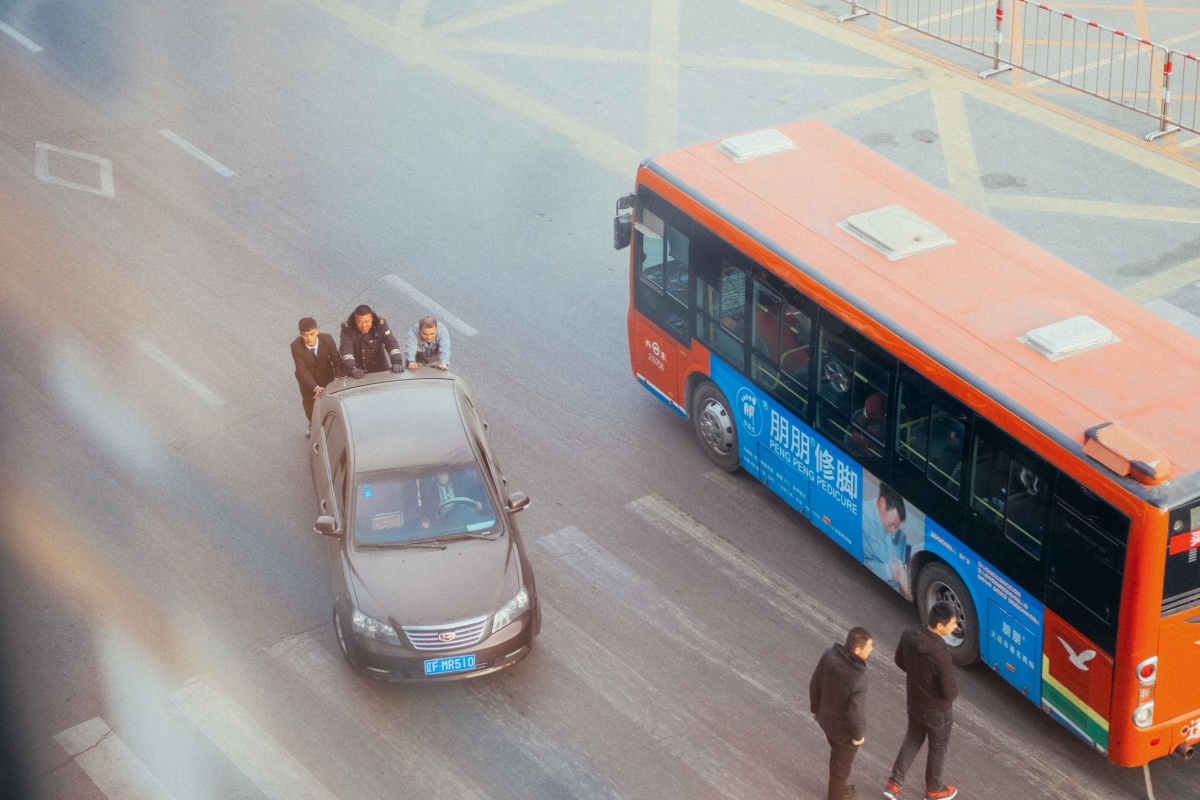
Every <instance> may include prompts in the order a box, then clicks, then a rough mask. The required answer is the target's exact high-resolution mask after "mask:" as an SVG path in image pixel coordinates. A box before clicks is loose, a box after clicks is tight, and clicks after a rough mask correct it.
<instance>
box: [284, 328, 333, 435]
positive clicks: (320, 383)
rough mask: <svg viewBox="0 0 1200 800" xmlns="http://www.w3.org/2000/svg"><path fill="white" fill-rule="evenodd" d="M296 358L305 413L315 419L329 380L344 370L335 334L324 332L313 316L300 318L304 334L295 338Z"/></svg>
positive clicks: (293, 357) (293, 346)
mask: <svg viewBox="0 0 1200 800" xmlns="http://www.w3.org/2000/svg"><path fill="white" fill-rule="evenodd" d="M292 362H293V363H294V364H295V365H296V383H297V385H299V387H300V401H301V402H302V403H304V416H305V417H307V418H308V420H309V422H310V423H311V422H312V412H313V404H314V403H315V402H316V401H317V398H318V397H320V396H321V392H323V391H325V387H326V386H327V385H328V384H329V382H330V381H332V380H333V379H334V378H337V377H340V376H341V374H342V359H341V356H339V355H338V348H337V345H336V344H335V343H334V341H333V337H332V336H330V335H329V334H328V333H321V332H320V331H319V330H318V329H317V321H316V320H315V319H313V318H312V317H304V318H303V319H301V320H300V335H299V336H297V337H296V338H295V339H293V340H292ZM311 431H312V429H311V428H310V429H309V432H310V433H311Z"/></svg>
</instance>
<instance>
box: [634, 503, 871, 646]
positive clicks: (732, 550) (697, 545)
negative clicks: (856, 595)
mask: <svg viewBox="0 0 1200 800" xmlns="http://www.w3.org/2000/svg"><path fill="white" fill-rule="evenodd" d="M625 507H626V508H628V509H629V510H630V511H632V512H633V513H634V514H637V515H638V516H639V517H641V518H642V519H643V520H645V521H646V522H648V523H649V524H650V525H652V526H654V527H655V528H656V529H658V530H659V531H661V532H663V533H665V534H667V535H668V536H672V537H674V538H676V539H678V540H680V541H681V542H682V543H683V544H684V546H685V547H687V548H688V549H689V550H691V551H692V552H693V553H695V554H696V555H697V556H699V557H700V558H702V559H703V560H705V561H707V562H708V563H709V564H711V565H713V566H714V567H716V568H717V570H719V571H720V572H721V573H722V574H724V575H725V577H727V578H728V579H729V580H730V581H732V582H733V583H734V585H735V586H737V588H739V589H742V590H744V591H747V592H753V593H754V594H755V595H757V596H760V597H761V598H762V599H763V600H766V601H767V602H768V603H770V604H771V607H772V608H774V609H775V610H776V611H778V612H779V613H781V614H783V615H784V616H785V617H786V618H787V619H788V620H789V621H790V622H793V623H795V624H797V625H800V626H801V627H803V628H806V629H807V630H808V632H809V633H811V634H813V635H814V636H816V637H817V638H818V639H821V640H825V639H831V640H832V641H840V640H841V639H843V638H844V637H845V635H846V631H847V630H849V627H843V625H842V623H841V622H840V621H839V620H837V619H834V618H833V617H831V616H830V614H829V611H828V609H827V608H826V607H825V605H824V604H822V603H821V602H820V601H819V600H817V599H816V598H815V597H812V596H810V595H808V594H806V593H805V592H803V591H802V590H801V589H799V588H797V587H796V586H794V585H793V584H792V583H790V582H789V581H788V580H787V579H786V578H784V577H783V576H782V575H780V574H779V573H777V572H775V571H774V570H771V569H769V568H767V567H765V566H763V565H762V564H760V563H758V562H757V561H755V560H754V559H753V558H751V557H750V556H747V555H746V554H745V553H743V552H742V551H741V550H738V549H737V548H736V547H734V546H733V545H731V544H730V543H729V542H727V541H725V540H724V539H722V538H721V537H720V536H718V535H717V534H715V533H713V532H712V531H711V530H709V529H708V528H707V527H705V526H704V525H702V524H701V523H700V522H698V521H696V520H694V519H692V518H691V517H689V516H688V515H687V514H685V513H684V512H683V511H681V510H679V509H678V508H676V507H675V506H674V505H672V504H671V503H669V502H667V501H666V500H664V499H662V498H661V497H658V496H657V495H647V496H646V497H642V498H639V499H637V500H634V501H633V502H632V503H629V504H628V505H626V506H625Z"/></svg>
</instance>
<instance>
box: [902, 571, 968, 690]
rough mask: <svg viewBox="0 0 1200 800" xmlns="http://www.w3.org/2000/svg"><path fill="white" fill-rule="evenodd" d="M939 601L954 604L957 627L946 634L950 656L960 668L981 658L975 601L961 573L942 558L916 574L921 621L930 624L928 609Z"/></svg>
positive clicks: (918, 609)
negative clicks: (952, 631) (959, 574)
mask: <svg viewBox="0 0 1200 800" xmlns="http://www.w3.org/2000/svg"><path fill="white" fill-rule="evenodd" d="M939 600H945V601H947V602H949V603H951V604H952V605H953V606H954V610H955V613H956V614H957V615H958V630H956V631H955V632H954V633H952V634H950V636H949V637H947V644H949V645H950V658H951V659H952V660H953V661H954V663H955V664H957V665H958V666H960V667H965V666H966V665H967V664H974V663H975V662H976V661H978V660H979V615H978V614H977V613H976V612H975V601H974V600H972V599H971V593H970V592H968V591H967V586H966V584H964V583H963V582H962V579H961V578H959V577H958V574H957V573H956V572H955V571H954V570H952V569H950V567H949V566H947V565H946V564H944V563H943V562H941V561H934V562H932V563H930V564H929V565H928V566H926V567H925V568H924V569H923V570H921V572H920V574H919V575H917V611H918V613H920V615H921V622H922V623H923V624H925V625H928V624H929V608H930V606H932V605H933V604H934V603H936V602H938V601H939Z"/></svg>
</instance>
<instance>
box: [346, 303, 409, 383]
mask: <svg viewBox="0 0 1200 800" xmlns="http://www.w3.org/2000/svg"><path fill="white" fill-rule="evenodd" d="M338 349H339V350H341V353H342V368H343V369H345V370H346V374H348V375H349V376H350V377H351V378H361V377H363V375H365V374H366V373H368V372H387V370H388V369H389V368H390V369H391V370H392V372H403V371H404V354H403V353H402V352H401V351H400V344H399V342H397V341H396V337H395V336H393V335H392V330H391V328H389V327H388V324H387V320H386V319H384V318H383V317H379V316H376V315H375V312H374V311H372V310H371V307H370V306H368V305H361V306H359V307H358V308H356V309H354V311H353V313H351V314H350V316H349V317H348V318H347V319H346V321H345V322H343V323H342V337H341V342H340V345H339V348H338Z"/></svg>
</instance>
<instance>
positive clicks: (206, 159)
mask: <svg viewBox="0 0 1200 800" xmlns="http://www.w3.org/2000/svg"><path fill="white" fill-rule="evenodd" d="M159 133H160V134H162V135H163V137H165V138H166V139H167V141H169V142H172V143H173V144H176V145H178V146H179V147H180V148H181V149H182V150H183V151H184V152H185V153H187V154H189V155H191V156H195V157H196V158H197V159H199V160H200V161H201V162H203V163H205V164H207V165H208V166H209V167H212V168H213V169H214V170H216V171H217V172H219V173H221V174H222V175H224V176H225V177H226V178H230V177H233V176H234V175H237V173H236V172H234V171H233V170H231V169H230V168H229V167H227V166H225V165H224V164H222V163H221V162H220V161H217V160H216V159H215V158H213V157H212V156H210V155H209V154H208V153H206V152H204V151H203V150H201V149H200V148H199V147H196V145H194V144H192V143H191V142H189V141H188V140H187V139H184V138H183V137H182V136H180V135H179V134H178V133H175V132H174V131H173V130H171V129H170V128H163V129H161V130H160V131H159Z"/></svg>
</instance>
